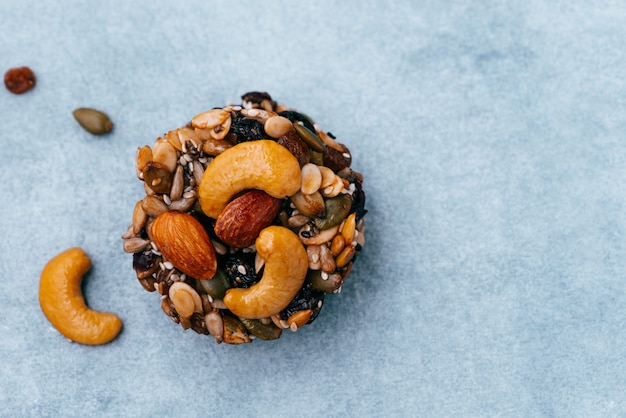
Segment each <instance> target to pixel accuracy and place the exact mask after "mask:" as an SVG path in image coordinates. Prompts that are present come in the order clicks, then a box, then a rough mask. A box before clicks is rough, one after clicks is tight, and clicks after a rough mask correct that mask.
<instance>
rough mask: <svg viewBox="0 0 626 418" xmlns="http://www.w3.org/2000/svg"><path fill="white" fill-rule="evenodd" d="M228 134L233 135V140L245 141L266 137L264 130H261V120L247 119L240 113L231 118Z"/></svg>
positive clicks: (237, 141)
mask: <svg viewBox="0 0 626 418" xmlns="http://www.w3.org/2000/svg"><path fill="white" fill-rule="evenodd" d="M229 134H230V135H232V134H234V135H235V142H236V143H240V142H247V141H256V140H259V139H263V138H266V137H267V135H266V134H265V130H263V125H262V124H261V122H259V121H257V120H254V119H248V118H245V117H243V116H241V115H237V116H236V117H235V118H233V120H232V122H231V125H230V131H229Z"/></svg>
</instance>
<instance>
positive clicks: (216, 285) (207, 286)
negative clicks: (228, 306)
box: [198, 269, 232, 299]
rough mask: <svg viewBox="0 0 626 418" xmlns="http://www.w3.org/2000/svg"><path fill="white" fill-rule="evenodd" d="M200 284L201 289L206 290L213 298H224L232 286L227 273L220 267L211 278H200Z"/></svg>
mask: <svg viewBox="0 0 626 418" xmlns="http://www.w3.org/2000/svg"><path fill="white" fill-rule="evenodd" d="M198 284H199V285H200V289H199V290H201V291H204V292H205V293H206V294H207V295H209V296H211V297H212V298H213V299H224V295H226V291H227V290H228V289H230V288H231V287H232V286H231V284H230V281H229V280H228V277H226V273H224V272H223V271H222V270H219V269H218V270H217V272H216V273H215V276H213V278H212V279H211V280H198Z"/></svg>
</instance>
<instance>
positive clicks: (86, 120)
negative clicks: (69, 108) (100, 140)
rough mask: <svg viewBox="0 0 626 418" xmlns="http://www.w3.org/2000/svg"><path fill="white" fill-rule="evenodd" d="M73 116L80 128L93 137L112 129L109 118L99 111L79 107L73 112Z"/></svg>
mask: <svg viewBox="0 0 626 418" xmlns="http://www.w3.org/2000/svg"><path fill="white" fill-rule="evenodd" d="M73 115H74V119H76V121H77V122H78V123H79V124H80V126H82V127H83V128H84V129H85V130H86V131H87V132H90V133H92V134H94V135H102V134H106V133H107V132H111V129H113V122H111V119H110V118H109V116H108V115H107V114H106V113H104V112H101V111H99V110H96V109H91V108H88V107H81V108H78V109H76V110H74V112H73Z"/></svg>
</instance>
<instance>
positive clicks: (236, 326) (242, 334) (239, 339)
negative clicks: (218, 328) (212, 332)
mask: <svg viewBox="0 0 626 418" xmlns="http://www.w3.org/2000/svg"><path fill="white" fill-rule="evenodd" d="M222 319H223V321H224V342H225V343H227V344H243V343H249V342H252V339H251V338H250V336H249V335H248V331H247V330H246V328H245V327H244V326H243V324H242V323H241V321H239V320H238V319H236V318H233V317H232V316H224V317H223V318H222Z"/></svg>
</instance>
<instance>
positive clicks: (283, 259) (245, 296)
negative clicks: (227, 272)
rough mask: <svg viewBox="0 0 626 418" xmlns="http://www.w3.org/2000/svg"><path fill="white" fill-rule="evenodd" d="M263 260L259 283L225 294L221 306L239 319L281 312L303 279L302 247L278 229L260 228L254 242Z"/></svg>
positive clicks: (286, 231) (304, 260) (304, 259)
mask: <svg viewBox="0 0 626 418" xmlns="http://www.w3.org/2000/svg"><path fill="white" fill-rule="evenodd" d="M255 246H256V249H257V252H258V254H260V255H261V257H263V258H264V259H265V269H264V271H263V277H261V280H260V281H259V282H258V283H256V284H254V285H253V286H251V287H249V288H247V289H243V288H233V289H229V290H227V291H226V296H224V304H225V305H226V307H227V308H228V309H230V311H231V312H233V313H234V314H235V315H237V316H240V317H242V318H249V319H258V318H267V317H270V316H272V315H275V314H277V313H279V312H280V311H282V310H283V309H285V308H286V307H287V305H289V302H291V300H292V299H293V298H294V297H295V296H296V294H297V293H298V291H299V290H300V288H301V287H302V285H303V283H304V279H305V278H306V273H307V270H308V267H309V262H308V258H307V254H306V250H305V249H304V246H303V245H302V244H301V243H300V239H299V238H298V236H297V235H296V234H294V233H293V232H291V230H289V229H287V228H285V227H282V226H275V225H273V226H268V227H267V228H265V229H263V230H262V231H261V233H260V234H259V237H258V238H257V240H256V243H255Z"/></svg>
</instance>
